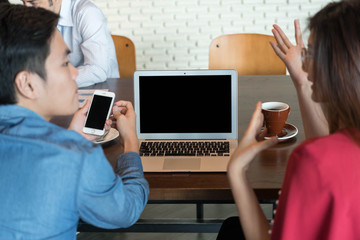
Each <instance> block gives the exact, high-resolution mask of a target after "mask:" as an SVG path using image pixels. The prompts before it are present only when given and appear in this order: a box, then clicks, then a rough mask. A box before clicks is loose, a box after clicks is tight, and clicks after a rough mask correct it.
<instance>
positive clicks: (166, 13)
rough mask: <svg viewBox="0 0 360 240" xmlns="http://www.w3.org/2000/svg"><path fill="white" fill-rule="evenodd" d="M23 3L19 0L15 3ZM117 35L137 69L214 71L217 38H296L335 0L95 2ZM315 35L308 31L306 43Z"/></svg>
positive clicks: (146, 0) (305, 36)
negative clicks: (297, 27) (128, 45)
mask: <svg viewBox="0 0 360 240" xmlns="http://www.w3.org/2000/svg"><path fill="white" fill-rule="evenodd" d="M10 1H11V2H12V3H17V4H21V1H19V0H10ZM93 2H94V3H95V4H96V5H97V6H98V7H99V8H100V9H101V10H102V11H103V13H104V15H105V16H106V18H107V21H108V26H109V30H110V32H111V33H112V34H118V35H124V36H127V37H128V38H130V39H132V40H133V41H134V43H135V47H136V57H137V59H136V60H137V69H194V68H208V54H209V50H208V48H209V45H210V42H211V40H212V39H213V38H215V37H217V36H219V35H223V34H232V33H262V34H271V29H272V24H274V23H276V24H278V25H280V26H281V27H282V28H283V30H284V31H285V32H286V33H287V34H288V36H289V38H290V40H291V41H292V42H293V43H295V40H294V26H293V20H294V19H296V18H297V19H299V20H300V24H301V26H302V28H303V29H305V26H306V24H307V18H308V17H309V16H311V15H313V14H314V13H315V12H317V11H318V10H319V9H320V8H321V7H323V6H325V5H326V4H327V3H329V2H331V1H330V0H93ZM308 35H309V33H308V32H303V37H304V41H305V43H306V42H307V41H306V40H307V37H308Z"/></svg>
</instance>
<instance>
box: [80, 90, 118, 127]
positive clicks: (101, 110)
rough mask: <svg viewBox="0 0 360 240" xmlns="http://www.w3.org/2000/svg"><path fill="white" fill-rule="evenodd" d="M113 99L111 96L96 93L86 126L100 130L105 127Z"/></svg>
mask: <svg viewBox="0 0 360 240" xmlns="http://www.w3.org/2000/svg"><path fill="white" fill-rule="evenodd" d="M111 101H112V98H111V97H106V96H100V95H94V98H93V100H92V103H91V107H90V111H89V114H88V117H87V120H86V123H85V127H87V128H95V129H99V130H102V129H104V125H105V121H106V117H107V114H108V111H109V107H110V104H111Z"/></svg>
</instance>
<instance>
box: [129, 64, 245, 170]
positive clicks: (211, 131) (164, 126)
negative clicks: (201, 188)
mask: <svg viewBox="0 0 360 240" xmlns="http://www.w3.org/2000/svg"><path fill="white" fill-rule="evenodd" d="M237 83H238V79H237V72H236V70H171V71H161V70H142V71H135V73H134V103H135V112H136V114H137V120H136V127H137V134H138V138H139V149H140V156H141V159H142V164H143V169H144V172H224V171H226V167H227V163H228V161H229V158H230V155H231V154H232V152H233V151H234V149H235V148H236V147H237V139H238V129H237V126H238V111H237V109H238V107H237V103H238V92H237V91H238V85H237Z"/></svg>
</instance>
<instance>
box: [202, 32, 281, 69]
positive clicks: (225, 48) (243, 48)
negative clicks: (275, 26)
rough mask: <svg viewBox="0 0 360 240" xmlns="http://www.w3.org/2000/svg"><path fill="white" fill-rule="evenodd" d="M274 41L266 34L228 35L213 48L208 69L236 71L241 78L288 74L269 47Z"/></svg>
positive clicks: (212, 43) (211, 47)
mask: <svg viewBox="0 0 360 240" xmlns="http://www.w3.org/2000/svg"><path fill="white" fill-rule="evenodd" d="M270 41H274V42H276V41H275V38H274V37H273V36H270V35H264V34H246V33H244V34H229V35H222V36H219V37H217V38H215V39H214V40H213V41H212V42H211V44H210V51H209V69H236V70H237V72H238V74H239V75H278V74H280V75H281V74H286V66H285V64H284V63H283V62H282V61H281V59H280V58H279V57H278V56H277V55H276V53H275V52H274V50H273V49H272V47H271V45H270V43H269V42H270Z"/></svg>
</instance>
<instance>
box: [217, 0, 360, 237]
mask: <svg viewBox="0 0 360 240" xmlns="http://www.w3.org/2000/svg"><path fill="white" fill-rule="evenodd" d="M359 16H360V1H342V2H336V3H330V4H328V5H327V6H326V7H325V8H323V9H322V10H320V11H319V12H318V13H317V14H316V15H315V16H313V17H312V18H310V23H309V29H310V37H309V40H308V49H306V48H304V44H303V42H302V39H301V33H300V26H299V23H298V21H295V29H296V42H297V44H296V45H292V44H291V43H290V41H289V40H288V38H287V37H286V35H285V34H284V33H283V32H282V30H281V29H280V28H279V27H278V26H277V25H274V29H273V33H274V35H275V38H276V40H277V45H276V44H275V43H271V44H272V46H273V48H274V50H275V52H276V53H277V54H278V56H279V57H280V58H281V59H282V60H283V61H284V62H285V64H286V65H287V68H288V70H289V72H290V75H291V78H292V80H293V82H294V85H295V87H296V90H297V94H298V98H299V104H300V109H301V112H302V118H303V124H304V129H305V133H306V137H307V138H308V139H307V140H306V141H305V142H303V143H302V144H301V145H300V146H298V147H297V148H296V149H295V150H294V152H293V153H292V154H291V156H290V159H289V162H288V166H287V170H286V174H285V179H284V183H283V186H282V193H281V196H280V199H279V204H278V207H277V212H276V215H275V223H274V227H273V229H271V226H270V224H269V223H268V221H267V220H266V218H265V216H264V214H263V212H262V210H261V208H260V206H259V204H258V201H257V199H256V196H255V194H254V192H253V190H252V188H251V186H250V184H249V182H248V180H247V178H246V169H247V167H248V164H249V163H250V162H251V161H252V159H253V158H254V156H255V155H256V154H257V153H259V152H260V151H262V150H263V149H265V148H267V147H270V146H272V145H273V144H276V143H277V141H278V140H277V139H276V137H275V138H273V139H270V140H265V141H257V139H258V136H259V134H260V129H261V126H262V122H263V115H262V113H261V104H260V103H258V104H257V106H256V109H255V112H254V114H253V116H252V119H251V122H250V124H249V127H248V129H247V131H246V132H245V134H244V136H243V138H242V140H241V141H240V144H239V146H238V148H237V150H236V151H235V153H234V154H233V155H232V157H231V160H230V162H229V165H228V177H229V181H230V184H231V188H232V192H233V196H234V199H235V203H236V205H237V208H238V214H239V219H240V222H241V226H242V229H243V232H244V235H245V238H246V239H270V238H271V239H291V240H293V239H307V240H309V239H358V238H360V228H359V226H360V206H359V199H360V28H359V26H360V17H359ZM300 56H301V57H300ZM322 109H324V112H325V113H326V114H324V112H323V111H322ZM325 115H326V116H327V117H325ZM220 238H221V234H219V239H220Z"/></svg>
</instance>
